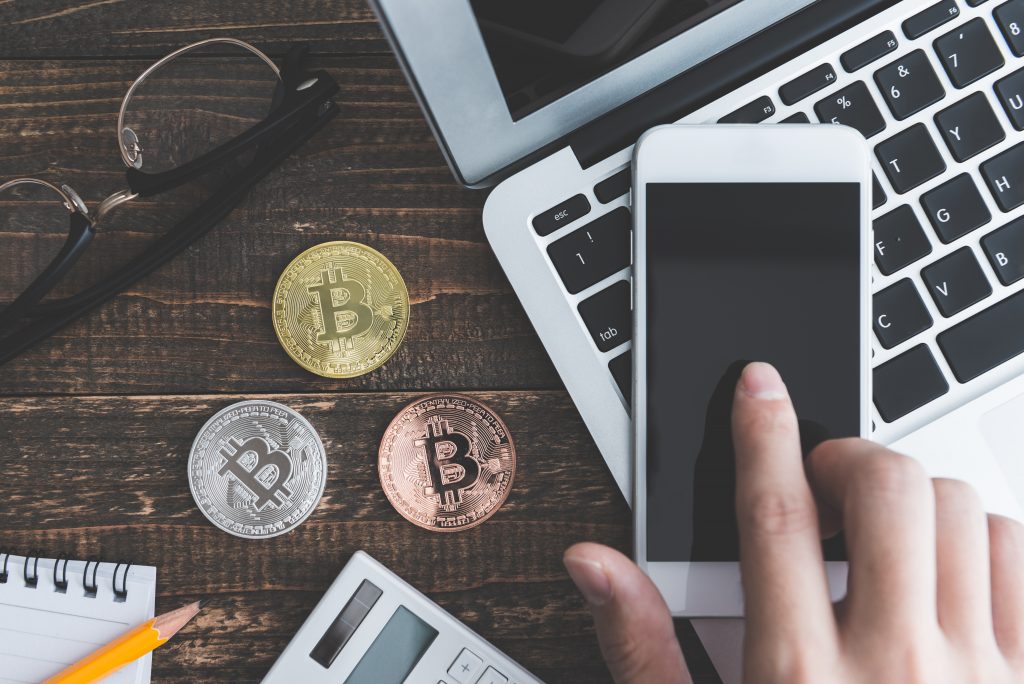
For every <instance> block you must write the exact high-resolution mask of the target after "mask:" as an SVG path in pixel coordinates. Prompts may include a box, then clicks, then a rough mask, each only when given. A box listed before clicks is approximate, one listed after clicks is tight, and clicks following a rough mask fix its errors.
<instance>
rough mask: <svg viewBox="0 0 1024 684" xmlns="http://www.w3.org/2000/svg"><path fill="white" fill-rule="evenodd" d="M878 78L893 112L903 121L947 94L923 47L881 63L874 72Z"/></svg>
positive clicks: (883, 95)
mask: <svg viewBox="0 0 1024 684" xmlns="http://www.w3.org/2000/svg"><path fill="white" fill-rule="evenodd" d="M875 82H876V83H877V84H878V88H879V90H881V91H882V97H884V98H885V101H886V102H887V103H888V105H889V109H891V110H892V115H893V116H895V117H896V118H897V119H899V120H900V121H902V120H903V119H906V118H908V117H911V116H913V115H914V114H917V113H918V112H920V111H921V110H922V109H926V108H928V107H930V106H931V105H933V104H935V103H936V102H938V101H939V100H941V99H942V98H943V97H944V96H945V95H946V90H945V89H944V88H943V87H942V83H940V82H939V77H938V76H936V75H935V69H933V68H932V65H931V63H930V62H929V61H928V56H927V55H925V54H924V51H923V50H914V51H913V52H911V53H910V54H908V55H905V56H904V57H903V58H902V59H898V60H896V61H895V62H893V63H892V64H890V65H888V66H886V67H882V68H881V69H879V70H878V71H877V72H875Z"/></svg>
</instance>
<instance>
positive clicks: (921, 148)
mask: <svg viewBox="0 0 1024 684" xmlns="http://www.w3.org/2000/svg"><path fill="white" fill-rule="evenodd" d="M875 154H876V155H878V160H879V161H880V162H881V163H882V168H883V169H885V175H886V176H888V177H889V182H890V183H892V187H893V189H894V190H896V192H898V193H900V194H901V195H902V194H903V193H905V192H910V191H911V190H913V189H914V188H916V187H917V186H919V185H921V184H922V183H925V182H927V181H930V180H931V179H932V178H935V177H936V176H938V175H939V174H941V173H942V172H943V171H945V170H946V162H944V161H943V160H942V155H940V154H939V150H938V149H937V148H936V147H935V143H934V142H933V141H932V136H931V135H930V134H929V133H928V129H927V128H925V127H924V124H915V125H913V126H911V127H910V128H908V129H907V130H905V131H902V132H901V133H898V134H896V135H894V136H893V137H891V138H889V139H888V140H886V141H885V142H883V143H879V145H878V146H877V147H875Z"/></svg>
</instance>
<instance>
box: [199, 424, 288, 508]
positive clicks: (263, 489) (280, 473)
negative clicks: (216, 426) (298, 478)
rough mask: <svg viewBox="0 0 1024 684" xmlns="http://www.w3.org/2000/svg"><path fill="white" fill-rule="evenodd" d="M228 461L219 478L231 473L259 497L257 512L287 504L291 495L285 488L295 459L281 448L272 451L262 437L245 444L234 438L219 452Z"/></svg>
mask: <svg viewBox="0 0 1024 684" xmlns="http://www.w3.org/2000/svg"><path fill="white" fill-rule="evenodd" d="M220 455H221V457H222V458H224V460H225V461H227V462H226V463H225V464H224V465H222V466H221V467H220V470H219V471H217V474H218V475H221V476H223V475H225V474H227V473H229V472H230V473H231V474H232V475H234V476H235V478H236V479H237V480H238V481H239V482H240V483H242V484H243V485H244V486H245V487H247V488H248V489H249V491H250V492H252V494H253V496H255V497H256V510H257V511H262V510H263V509H264V508H266V507H267V505H269V504H271V503H274V504H277V505H279V506H280V505H283V504H285V503H287V502H288V499H289V497H291V495H292V492H291V490H290V489H288V488H287V487H285V486H284V484H285V482H287V481H288V478H290V477H291V476H292V460H291V459H290V458H289V457H288V454H286V453H285V452H283V451H281V450H280V449H274V450H271V449H270V445H269V444H267V441H266V440H265V439H263V438H262V437H250V438H249V439H247V440H245V442H240V441H238V439H237V438H235V437H232V438H230V439H229V440H228V446H226V447H223V448H222V449H221V450H220Z"/></svg>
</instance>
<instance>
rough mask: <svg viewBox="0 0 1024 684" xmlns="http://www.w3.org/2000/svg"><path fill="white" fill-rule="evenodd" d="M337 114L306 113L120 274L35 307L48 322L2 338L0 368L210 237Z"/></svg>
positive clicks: (334, 108)
mask: <svg viewBox="0 0 1024 684" xmlns="http://www.w3.org/2000/svg"><path fill="white" fill-rule="evenodd" d="M338 111H339V110H338V107H337V105H336V104H334V103H333V102H329V103H328V107H327V108H326V109H325V110H320V109H319V108H318V109H316V110H312V111H310V112H309V114H308V119H303V120H300V121H298V122H296V125H295V126H294V127H293V129H292V130H290V131H288V134H287V135H285V136H283V137H281V138H280V139H279V140H278V141H276V142H275V143H274V144H273V145H272V146H269V147H268V148H266V150H265V153H264V154H261V155H260V156H259V157H258V158H257V159H256V160H255V161H253V163H252V164H251V165H250V166H249V167H247V168H246V170H245V171H243V172H242V173H240V174H238V175H237V176H235V178H234V180H233V181H232V182H231V183H230V184H229V185H228V186H227V187H225V188H224V189H223V190H222V191H221V192H220V193H218V194H216V195H214V196H212V197H210V198H209V199H208V200H206V201H205V202H204V203H203V204H202V205H200V206H199V207H198V208H197V209H196V210H195V211H193V212H192V213H191V214H189V215H188V216H187V217H186V218H185V219H184V220H182V221H181V222H180V223H179V224H177V225H176V226H175V227H174V228H172V229H171V231H169V232H168V233H167V234H166V235H164V236H163V237H162V238H161V239H160V240H158V241H157V242H155V243H153V244H152V245H150V247H149V248H147V249H146V251H144V252H143V253H142V254H141V255H139V257H138V259H137V261H136V262H135V263H134V264H132V265H131V266H130V267H129V268H128V269H126V270H125V271H123V272H122V273H121V274H119V275H117V276H115V277H114V278H112V279H111V280H109V281H107V282H104V283H100V284H98V285H96V286H94V287H92V288H90V289H89V290H87V291H86V292H83V293H81V294H80V295H76V296H75V297H71V298H69V299H67V300H63V301H60V302H52V303H47V304H42V305H39V306H37V307H36V312H39V313H42V312H45V313H47V314H48V315H47V317H46V318H43V319H40V320H37V321H34V322H32V323H30V324H29V325H28V326H26V327H25V328H23V329H21V330H19V331H18V332H16V333H14V334H12V335H10V336H8V337H7V338H4V339H0V366H2V365H3V364H5V363H7V362H8V361H10V360H11V359H13V358H15V357H16V356H18V355H19V354H21V353H22V352H24V351H26V350H27V349H29V348H31V347H32V346H34V345H35V344H37V343H38V342H40V341H41V340H44V339H46V338H47V337H49V336H50V335H52V334H53V333H55V332H56V331H57V330H59V329H60V328H63V327H64V326H65V325H67V324H68V323H71V322H72V321H74V320H75V319H76V318H78V317H79V316H81V315H82V314H84V313H85V312H87V311H89V310H90V309H92V308H94V307H96V306H99V305H100V304H102V303H103V302H105V301H107V300H108V299H110V298H111V297H113V296H114V295H115V294H117V293H118V292H120V291H121V290H123V289H124V288H126V287H129V286H130V285H132V284H133V283H135V282H136V281H138V280H139V279H141V278H143V277H145V276H146V275H148V274H149V273H152V272H153V271H154V270H156V269H157V268H159V267H160V266H162V265H163V264H165V263H166V262H168V261H170V260H171V259H172V258H174V257H175V256H176V255H177V254H178V253H180V252H181V251H182V250H183V249H185V247H187V246H188V245H190V244H192V243H193V242H195V241H196V240H197V239H199V238H200V237H202V236H203V235H205V234H206V233H207V232H209V231H210V229H211V228H213V227H214V226H215V225H217V223H218V222H220V221H221V220H222V219H223V218H224V217H225V216H227V215H228V214H229V213H231V211H232V210H234V208H235V207H237V206H238V204H239V203H240V202H241V201H242V200H243V199H244V198H245V195H246V194H247V193H248V192H249V191H250V190H251V189H252V188H253V186H254V185H256V184H257V183H258V182H259V181H260V180H262V179H263V178H264V177H265V176H266V175H267V174H268V173H270V171H271V170H273V169H274V167H276V166H277V165H279V164H280V163H281V162H282V161H284V160H285V159H286V158H287V157H288V156H289V155H291V154H292V153H293V152H294V151H295V150H296V149H298V148H299V147H301V146H302V145H303V144H305V143H306V141H308V140H309V139H310V138H311V137H313V136H314V135H315V134H316V133H317V132H318V131H319V130H320V129H321V128H323V127H324V126H325V125H326V124H327V123H328V122H329V121H330V120H331V119H333V118H334V117H335V116H336V115H337V114H338Z"/></svg>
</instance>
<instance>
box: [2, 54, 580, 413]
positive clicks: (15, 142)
mask: <svg viewBox="0 0 1024 684" xmlns="http://www.w3.org/2000/svg"><path fill="white" fill-rule="evenodd" d="M320 64H321V66H324V67H326V68H327V69H328V70H329V71H330V73H331V74H332V76H334V77H335V78H336V79H337V80H338V81H339V83H340V85H341V88H342V91H341V94H340V96H339V98H338V101H339V103H340V104H341V107H342V113H341V115H340V116H339V117H338V118H336V119H335V120H334V121H333V122H331V124H330V125H329V126H328V128H327V129H326V130H324V131H322V132H321V133H320V134H318V135H317V136H316V138H315V139H314V140H312V141H311V142H310V143H309V144H307V145H306V146H305V147H304V148H302V149H301V150H300V151H299V152H298V153H297V154H296V155H294V156H293V157H292V158H291V159H289V160H288V161H287V162H286V163H285V164H283V165H282V166H281V167H280V168H278V169H277V170H275V171H274V172H272V173H271V174H270V176H268V177H267V178H266V179H265V180H264V181H263V182H262V183H261V184H260V185H259V186H258V187H257V189H256V191H254V192H253V193H252V194H251V195H250V197H249V198H248V199H247V200H246V201H245V202H244V203H243V204H242V206H240V207H239V208H238V209H236V210H235V211H234V212H233V213H232V214H231V215H230V216H229V217H228V218H227V219H226V220H225V221H223V222H222V223H221V224H220V225H218V226H217V227H216V228H215V229H214V230H213V231H212V232H211V233H210V234H208V235H207V236H206V237H205V238H203V239H202V240H201V241H199V242H198V243H196V244H195V245H193V246H192V247H190V248H189V249H188V250H187V252H186V253H184V254H182V255H180V256H179V257H178V258H176V259H175V260H174V261H172V262H171V263H169V264H167V265H166V266H165V267H163V268H162V269H161V270H159V271H158V272H156V273H154V274H152V275H151V276H149V277H147V278H146V279H145V280H143V281H141V282H140V283H138V284H137V285H135V286H133V287H132V288H130V289H129V290H128V291H126V292H124V293H122V294H121V295H120V296H118V297H117V298H116V299H115V300H114V301H112V302H110V303H108V304H106V305H104V306H103V307H101V308H100V309H98V310H96V311H94V312H92V313H90V314H88V315H87V316H85V317H84V318H82V319H81V320H79V321H78V322H77V323H75V324H73V325H72V326H70V327H68V328H66V329H65V330H64V331H62V332H60V333H58V334H57V335H56V336H54V337H53V338H51V339H50V340H49V341H47V342H45V343H44V344H42V345H40V346H39V347H38V348H36V349H34V350H32V351H31V352H29V353H28V354H25V355H24V356H22V357H21V358H19V359H17V360H15V361H14V362H13V363H11V364H9V365H7V366H6V367H5V368H4V369H3V376H4V382H3V383H0V393H7V394H35V393H57V394H67V393H78V392H90V393H103V394H124V393H156V392H170V393H176V394H187V393H196V392H199V393H203V392H222V391H224V392H245V391H264V392H288V391H301V390H335V389H344V390H364V389H411V388H416V389H423V390H428V389H482V388H488V387H504V388H511V387H526V388H555V387H559V386H560V383H559V381H558V379H557V376H556V374H555V372H554V369H553V368H552V366H551V364H550V362H549V360H548V359H547V357H546V356H545V354H544V351H543V349H542V347H541V345H540V344H539V343H538V341H537V338H536V335H535V334H534V332H533V328H532V326H531V325H530V323H529V321H528V320H527V319H526V317H525V315H524V313H523V311H522V308H521V306H520V305H519V302H518V300H517V298H516V296H515V294H514V293H513V292H512V290H511V288H510V286H509V285H508V282H507V280H506V279H505V276H504V274H503V273H502V272H501V268H500V266H499V265H498V262H497V260H496V259H495V258H494V256H493V254H492V252H491V251H490V248H489V247H488V245H487V242H486V239H485V237H484V234H483V228H482V225H481V222H480V209H481V207H482V204H483V200H484V198H485V193H480V192H473V191H469V190H464V189H462V188H460V187H458V186H457V185H456V184H455V183H454V181H453V180H452V177H451V174H450V173H449V171H448V169H447V167H446V166H445V165H444V162H443V160H442V158H441V155H440V152H439V151H438V149H437V145H436V143H435V142H434V140H433V138H432V137H431V135H430V132H429V130H428V129H427V126H426V124H425V122H424V121H423V118H422V115H421V113H420V111H419V108H418V107H417V106H416V103H415V100H414V98H413V97H412V95H411V93H409V91H408V88H407V87H406V86H405V83H404V80H403V77H402V75H401V72H400V70H399V69H398V67H397V65H396V64H395V63H394V61H393V59H392V58H391V57H390V56H388V57H354V58H324V59H323V60H321V61H320ZM145 66H146V63H144V62H139V61H123V62H122V61H114V62H108V61H75V62H66V61H58V62H54V61H40V62H32V63H27V62H6V63H3V62H0V178H12V177H17V176H22V175H37V176H40V177H43V178H46V179H48V180H52V181H57V182H64V183H67V184H69V185H70V186H71V187H73V188H75V189H76V190H77V191H78V192H79V193H80V194H81V195H82V196H83V198H84V199H85V200H86V201H87V202H88V203H89V204H90V206H95V205H96V203H98V202H99V201H100V200H101V199H102V198H104V197H106V196H107V195H109V194H110V193H112V192H114V191H115V190H118V189H120V188H123V187H124V186H125V183H124V176H123V174H124V171H123V166H122V164H121V161H120V158H119V156H118V154H117V148H116V136H115V134H114V130H115V129H116V126H115V123H116V120H117V109H118V107H119V105H120V99H121V97H122V95H123V93H124V92H125V91H126V90H127V88H128V85H129V84H130V82H131V80H132V79H133V78H134V77H135V75H136V74H138V73H139V72H140V71H141V70H143V69H144V68H145ZM199 199H200V197H199V193H198V191H195V192H193V191H190V190H188V189H186V190H185V191H183V192H176V193H172V194H171V196H169V197H161V198H159V199H157V200H146V201H142V200H139V201H137V202H135V203H132V204H128V205H125V206H124V207H122V208H120V209H119V210H118V213H117V214H112V215H111V218H110V221H109V222H107V223H105V224H103V225H102V226H101V231H100V234H99V235H98V236H97V238H96V240H95V241H94V244H93V245H91V246H90V248H89V251H88V254H87V255H86V257H85V258H84V259H83V263H82V264H80V266H79V267H77V268H76V270H75V274H73V277H72V278H71V280H72V281H73V282H78V283H81V284H85V283H87V282H91V276H92V275H93V272H94V271H104V270H105V269H106V268H108V267H112V266H113V265H116V264H122V263H127V262H128V261H129V260H130V259H131V258H132V256H133V255H134V254H136V253H137V252H138V251H139V250H140V249H141V248H142V247H143V246H144V245H145V244H147V243H148V242H149V241H151V240H152V239H154V237H155V236H156V235H159V234H160V233H161V232H163V231H164V230H166V229H167V227H168V226H170V225H172V224H173V222H174V219H175V218H177V217H180V215H181V214H182V210H183V209H184V208H187V207H191V206H195V205H196V204H197V203H198V201H199ZM2 206H3V204H2V202H0V207H2ZM62 239H63V236H62V235H60V234H59V233H57V232H52V233H50V234H48V235H46V236H43V237H41V236H40V235H38V234H35V233H32V232H26V231H15V232H10V231H4V230H2V229H0V255H4V258H5V264H4V268H0V300H2V299H6V298H10V297H11V296H13V294H14V292H15V291H16V288H17V285H18V284H19V283H21V284H23V283H27V282H28V280H29V275H30V274H32V273H35V272H38V270H39V269H41V268H43V267H44V266H45V264H46V263H47V261H48V259H49V257H50V254H52V252H53V251H54V250H55V249H57V248H58V247H59V244H60V241H61V240H62ZM326 240H357V241H360V242H364V243H366V244H369V245H370V246H372V247H374V248H376V249H378V250H380V251H381V252H383V253H384V254H385V255H387V256H388V257H389V258H390V259H391V260H392V261H393V262H394V263H395V265H396V266H397V267H398V268H399V270H400V271H401V272H402V274H403V276H404V278H405V280H406V283H407V285H408V288H409V292H410V297H411V300H412V304H413V306H412V313H411V324H410V329H409V333H408V336H407V338H406V341H405V344H404V345H403V346H402V348H401V349H400V351H399V352H398V354H397V355H396V356H395V357H394V358H393V359H392V360H391V362H390V363H389V364H388V365H387V366H386V367H385V368H383V369H381V370H379V371H377V372H375V373H373V374H371V375H368V376H364V377H363V378H360V379H357V380H350V381H327V380H324V379H321V378H318V377H316V376H313V375H310V374H309V373H306V372H305V371H303V370H302V369H301V368H299V367H298V366H297V365H295V364H294V363H291V362H290V361H289V360H288V358H287V356H286V355H285V353H284V351H283V350H282V349H281V348H280V346H279V345H278V343H277V340H276V338H275V336H274V333H273V329H272V326H271V321H270V299H271V294H272V292H273V288H274V284H275V283H276V281H277V277H278V276H279V275H280V273H281V271H282V270H283V269H284V267H285V265H287V263H288V262H289V261H290V260H291V259H292V258H293V257H294V256H296V255H297V254H299V253H300V252H301V251H303V250H304V249H306V248H307V247H310V246H312V245H315V244H317V243H319V242H323V241H326ZM44 241H48V244H49V249H45V248H44V247H43V245H42V243H43V242H44ZM7 255H11V256H10V257H8V256H7ZM14 255H17V258H12V257H14ZM509 369H515V372H514V373H511V372H509Z"/></svg>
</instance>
